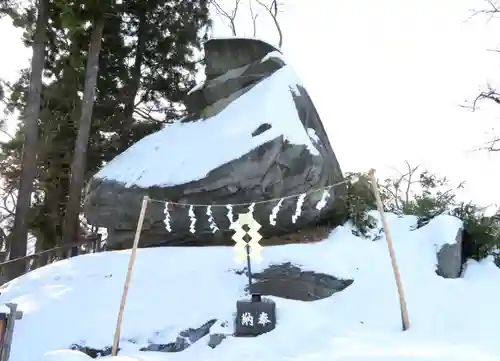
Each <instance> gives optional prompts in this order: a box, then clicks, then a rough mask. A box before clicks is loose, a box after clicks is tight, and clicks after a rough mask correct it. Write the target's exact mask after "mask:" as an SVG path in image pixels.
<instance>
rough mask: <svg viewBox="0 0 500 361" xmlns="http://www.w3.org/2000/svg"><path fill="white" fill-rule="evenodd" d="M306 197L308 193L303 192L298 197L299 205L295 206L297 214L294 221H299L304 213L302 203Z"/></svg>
mask: <svg viewBox="0 0 500 361" xmlns="http://www.w3.org/2000/svg"><path fill="white" fill-rule="evenodd" d="M305 198H306V194H305V193H302V194H301V195H300V196H299V198H298V199H297V207H296V208H295V214H294V215H293V216H292V222H293V223H295V222H297V219H298V218H299V217H300V215H301V214H302V205H303V204H304V199H305Z"/></svg>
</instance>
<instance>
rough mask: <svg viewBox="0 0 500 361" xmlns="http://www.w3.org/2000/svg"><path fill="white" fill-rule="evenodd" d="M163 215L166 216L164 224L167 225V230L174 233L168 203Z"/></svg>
mask: <svg viewBox="0 0 500 361" xmlns="http://www.w3.org/2000/svg"><path fill="white" fill-rule="evenodd" d="M163 214H164V215H165V218H164V219H163V222H164V223H165V228H166V229H167V231H168V232H172V226H171V225H170V221H171V218H170V212H169V211H168V202H165V208H163Z"/></svg>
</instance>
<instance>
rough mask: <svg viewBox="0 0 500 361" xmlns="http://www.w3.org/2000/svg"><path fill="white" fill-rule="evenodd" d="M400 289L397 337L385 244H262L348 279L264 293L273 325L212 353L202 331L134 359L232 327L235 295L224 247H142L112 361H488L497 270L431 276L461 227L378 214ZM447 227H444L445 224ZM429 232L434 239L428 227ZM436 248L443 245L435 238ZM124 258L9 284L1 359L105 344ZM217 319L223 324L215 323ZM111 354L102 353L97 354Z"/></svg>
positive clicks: (478, 267)
mask: <svg viewBox="0 0 500 361" xmlns="http://www.w3.org/2000/svg"><path fill="white" fill-rule="evenodd" d="M388 216H389V217H388V221H389V226H390V230H391V233H392V238H393V242H394V248H395V252H396V257H397V260H398V264H399V267H400V272H401V277H402V281H403V285H404V288H405V293H406V299H407V304H408V310H409V315H410V321H411V328H410V330H409V331H407V332H401V318H400V310H399V304H398V296H397V292H396V287H395V282H394V277H393V274H392V268H391V265H390V260H389V255H388V252H387V245H386V242H385V240H384V239H379V240H376V241H372V240H371V239H363V238H358V237H355V236H354V235H353V234H352V233H351V228H350V226H348V225H346V226H342V227H338V228H337V229H335V230H334V231H333V232H332V233H331V235H330V236H329V237H328V238H327V239H326V240H325V241H323V242H320V243H315V244H297V245H286V246H274V247H266V248H264V250H263V252H262V255H263V257H264V261H263V262H262V264H255V265H254V269H255V272H259V271H262V270H263V269H265V268H266V267H268V266H269V265H270V264H276V263H284V262H291V263H293V264H297V265H300V266H301V268H303V269H310V270H314V271H317V272H324V273H327V274H331V275H335V276H338V277H341V278H350V279H353V280H354V283H353V284H352V285H351V286H350V287H348V288H346V289H345V290H344V291H341V292H339V293H336V294H334V295H333V296H331V297H329V298H326V299H322V300H319V301H314V302H301V301H294V300H288V299H281V298H277V297H272V299H273V300H274V301H275V302H276V305H277V310H278V313H277V316H278V324H277V328H276V329H275V330H274V331H272V332H270V333H268V334H265V335H262V336H259V337H256V338H234V337H227V338H226V339H224V340H223V341H222V343H221V344H220V345H219V346H217V347H216V348H215V349H212V348H210V347H209V346H208V345H207V344H208V340H209V335H207V336H205V337H204V338H202V339H201V340H199V341H197V342H196V343H194V344H192V345H191V346H190V347H188V348H187V349H186V350H184V351H182V352H178V353H162V352H149V351H148V352H144V351H143V352H140V351H139V349H140V348H142V347H144V346H146V345H148V344H149V343H151V342H154V343H168V342H172V341H175V338H176V336H177V335H178V334H179V331H181V330H184V329H186V328H189V327H193V328H196V327H199V326H200V325H202V324H204V323H205V322H207V320H210V319H214V318H216V319H218V320H219V321H220V322H219V323H217V324H216V325H214V326H213V327H214V329H213V330H211V331H210V333H211V335H213V334H221V333H223V334H225V335H228V334H230V333H231V332H232V328H231V325H232V320H233V312H234V311H235V303H236V300H238V299H240V298H242V297H244V296H245V292H244V287H245V283H246V277H245V275H238V274H236V273H235V271H234V270H235V269H241V267H242V266H240V265H237V264H235V263H233V261H232V260H233V257H234V254H233V252H234V251H233V249H232V248H231V247H213V248H156V249H140V250H139V251H138V254H137V260H136V264H135V268H134V274H133V278H132V282H131V284H130V288H129V295H128V299H127V305H126V309H125V315H124V320H123V325H122V331H121V341H120V347H121V349H122V350H121V352H120V356H119V357H115V358H113V361H120V360H123V361H153V360H155V361H163V360H165V361H167V360H168V361H171V360H186V361H188V360H204V361H212V360H213V361H215V360H217V361H234V360H239V361H255V360H261V361H280V360H282V361H285V360H286V361H290V360H297V361H299V360H300V361H303V360H317V361H330V360H344V361H362V360H363V361H364V360H380V361H382V360H384V361H386V360H390V361H392V360H394V361H410V360H411V361H416V360H422V361H423V360H435V361H437V360H439V361H481V360H484V361H486V360H497V359H498V354H499V353H500V346H499V345H498V342H497V341H498V340H497V328H498V324H499V323H500V314H499V313H498V312H495V310H496V308H497V307H498V300H499V299H500V288H499V287H498V285H499V284H500V269H498V268H497V267H495V266H494V265H493V264H492V260H490V259H486V260H484V261H482V262H470V263H469V265H468V268H467V271H466V272H465V275H464V277H463V278H462V279H456V280H450V279H443V278H441V277H439V276H437V275H436V273H435V261H436V257H435V248H434V243H435V242H436V238H439V237H440V235H446V234H449V235H451V234H452V233H453V232H452V231H453V228H452V225H453V223H454V224H455V226H454V227H455V230H454V231H455V232H456V231H457V230H458V228H459V227H461V224H459V223H458V222H454V221H452V220H451V219H447V218H446V217H445V216H440V217H438V218H436V220H435V222H434V223H433V224H428V225H426V226H424V227H422V228H421V229H420V230H418V231H411V230H410V229H411V228H412V225H413V224H414V222H415V218H414V217H403V218H398V217H396V216H392V215H388ZM448 227H449V228H448ZM431 231H432V232H431ZM443 241H444V240H443ZM129 255H130V252H129V251H117V252H105V253H99V254H90V255H84V256H79V257H75V258H73V259H71V260H64V261H60V262H57V263H54V264H51V265H49V266H46V267H42V268H40V269H37V270H35V271H33V272H30V273H29V274H27V275H24V276H22V277H20V278H18V279H16V280H14V281H13V282H12V283H11V284H9V285H8V287H7V288H6V289H5V290H4V292H3V294H2V295H1V296H0V302H1V303H5V302H9V301H12V302H17V303H18V304H19V308H20V310H22V311H24V317H23V319H22V320H20V321H18V322H16V329H15V335H14V343H13V346H12V352H11V361H32V360H37V359H43V360H44V361H63V360H64V361H80V360H81V361H84V359H85V360H87V359H88V358H86V356H84V355H82V354H80V353H78V352H77V351H57V352H53V351H56V350H58V349H59V350H62V349H67V348H69V347H70V346H71V345H72V344H75V343H76V344H82V345H87V346H88V347H92V348H97V349H102V348H105V347H109V346H110V345H111V343H112V341H113V334H114V329H115V324H116V316H117V313H118V307H119V304H120V298H121V292H122V288H123V281H124V279H125V273H126V270H127V263H128V259H129ZM221 322H226V324H227V325H229V327H227V328H226V327H222V326H221ZM107 358H110V357H104V359H107Z"/></svg>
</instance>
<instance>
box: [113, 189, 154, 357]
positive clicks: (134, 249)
mask: <svg viewBox="0 0 500 361" xmlns="http://www.w3.org/2000/svg"><path fill="white" fill-rule="evenodd" d="M148 203H149V197H148V196H144V198H143V199H142V207H141V213H140V214H139V221H138V222H137V229H136V230H135V237H134V245H133V246H132V251H131V252H130V259H129V262H128V270H127V277H126V278H125V284H124V285H123V293H122V301H121V304H120V310H119V311H118V319H117V321H116V329H115V337H114V340H113V347H112V349H111V354H112V355H113V356H116V353H117V352H118V342H119V339H120V327H121V324H122V318H123V311H124V309H125V302H126V301H127V295H128V285H129V283H130V279H131V278H132V268H133V267H134V262H135V255H136V253H137V245H138V244H139V238H140V237H141V231H142V225H143V223H144V217H145V214H146V208H147V207H148Z"/></svg>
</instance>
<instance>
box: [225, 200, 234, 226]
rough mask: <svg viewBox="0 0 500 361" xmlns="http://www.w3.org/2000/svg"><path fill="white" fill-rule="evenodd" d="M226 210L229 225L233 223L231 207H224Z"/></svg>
mask: <svg viewBox="0 0 500 361" xmlns="http://www.w3.org/2000/svg"><path fill="white" fill-rule="evenodd" d="M226 208H227V215H226V217H227V219H229V225H231V224H233V223H234V214H233V206H232V205H231V204H227V205H226Z"/></svg>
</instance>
